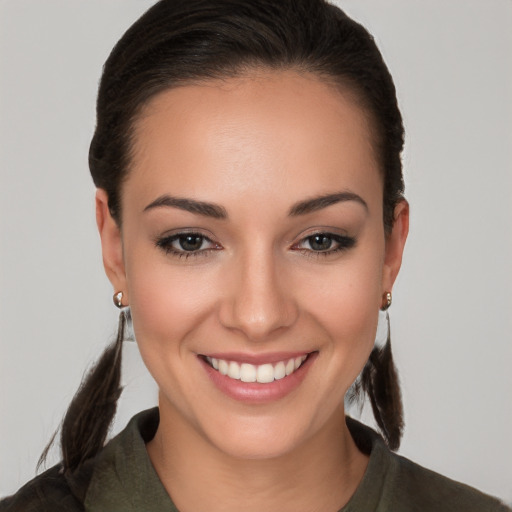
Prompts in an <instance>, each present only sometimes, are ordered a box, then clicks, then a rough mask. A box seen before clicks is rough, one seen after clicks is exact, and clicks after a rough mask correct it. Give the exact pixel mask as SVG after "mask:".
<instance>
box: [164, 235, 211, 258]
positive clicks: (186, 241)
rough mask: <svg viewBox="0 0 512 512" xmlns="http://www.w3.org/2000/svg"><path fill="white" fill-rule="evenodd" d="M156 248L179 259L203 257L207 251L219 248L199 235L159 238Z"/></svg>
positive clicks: (205, 237)
mask: <svg viewBox="0 0 512 512" xmlns="http://www.w3.org/2000/svg"><path fill="white" fill-rule="evenodd" d="M156 245H157V247H160V248H161V249H163V250H164V251H165V252H166V253H167V254H171V255H174V256H177V257H179V258H189V257H191V256H198V255H200V254H201V255H205V254H207V253H208V252H209V251H215V250H219V249H220V248H221V246H220V245H219V244H217V243H215V242H213V241H212V240H210V239H209V238H208V237H207V236H205V235H202V234H201V233H177V234H175V235H171V236H166V237H162V238H159V239H158V240H157V242H156Z"/></svg>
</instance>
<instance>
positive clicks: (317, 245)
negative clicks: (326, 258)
mask: <svg viewBox="0 0 512 512" xmlns="http://www.w3.org/2000/svg"><path fill="white" fill-rule="evenodd" d="M307 240H308V242H309V246H310V247H311V249H312V250H313V251H328V250H329V249H330V248H331V247H332V243H333V240H332V238H331V237H330V236H328V235H326V234H324V233H320V234H318V235H313V236H308V238H307Z"/></svg>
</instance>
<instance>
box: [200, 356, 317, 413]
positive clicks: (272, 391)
mask: <svg viewBox="0 0 512 512" xmlns="http://www.w3.org/2000/svg"><path fill="white" fill-rule="evenodd" d="M316 356H317V353H316V352H313V353H311V354H309V356H308V358H307V359H306V360H305V361H304V362H303V363H302V365H301V366H300V368H298V369H297V370H295V371H294V372H293V373H292V374H290V375H287V376H286V377H284V378H282V379H279V380H274V381H273V382H269V383H266V384H260V383H258V382H242V381H241V380H237V379H231V378H230V377H228V376H227V375H222V373H220V372H219V371H217V370H215V369H214V368H212V367H211V366H210V365H209V364H208V363H207V362H206V361H205V360H204V359H203V358H202V357H199V361H200V362H201V363H202V365H203V367H204V368H205V370H206V373H207V374H208V377H210V379H211V380H212V381H213V383H214V384H215V386H216V387H217V388H218V389H219V390H220V391H222V392H223V393H224V394H225V395H227V396H229V397H230V398H234V399H235V400H238V401H241V402H248V403H254V404H260V403H268V402H273V401H275V400H279V399H281V398H284V397H285V396H287V395H288V394H290V393H291V392H292V391H294V390H295V389H297V388H298V387H299V385H300V383H301V382H302V381H303V380H304V378H305V377H306V374H307V372H308V370H309V368H310V367H311V365H312V364H313V361H314V359H316Z"/></svg>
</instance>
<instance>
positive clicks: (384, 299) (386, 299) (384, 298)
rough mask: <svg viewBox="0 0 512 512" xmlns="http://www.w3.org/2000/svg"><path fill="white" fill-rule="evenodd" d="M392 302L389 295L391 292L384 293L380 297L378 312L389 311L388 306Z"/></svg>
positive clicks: (391, 297)
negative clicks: (380, 302)
mask: <svg viewBox="0 0 512 512" xmlns="http://www.w3.org/2000/svg"><path fill="white" fill-rule="evenodd" d="M392 302H393V296H392V295H391V292H386V293H385V294H384V295H383V296H382V304H381V306H380V310H381V311H387V310H388V309H389V306H391V303H392Z"/></svg>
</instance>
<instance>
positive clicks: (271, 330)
mask: <svg viewBox="0 0 512 512" xmlns="http://www.w3.org/2000/svg"><path fill="white" fill-rule="evenodd" d="M278 267H279V265H278V262H277V261H276V258H275V257H274V256H273V255H272V253H271V251H265V250H263V249H262V248H260V250H259V251H258V252H257V253H256V252H255V251H251V252H250V253H249V254H246V255H243V256H240V257H239V259H238V262H237V263H236V264H234V265H233V266H231V268H230V269H229V270H228V272H229V275H228V276H227V278H226V281H225V284H226V288H225V294H224V295H223V296H224V299H223V301H222V304H221V307H220V321H221V323H222V324H223V325H224V327H226V328H228V329H232V330H237V331H240V332H242V333H243V334H244V335H245V337H246V338H247V339H249V340H252V341H260V340H264V339H267V338H269V337H271V336H272V335H275V334H277V333H278V332H279V331H283V330H285V329H286V328H289V327H290V326H292V325H293V324H294V323H295V321H296V320H297V317H298V307H297V305H296V303H295V301H294V297H293V287H291V286H290V285H291V283H290V282H289V281H290V279H289V276H288V275H287V272H283V269H282V268H278Z"/></svg>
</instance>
